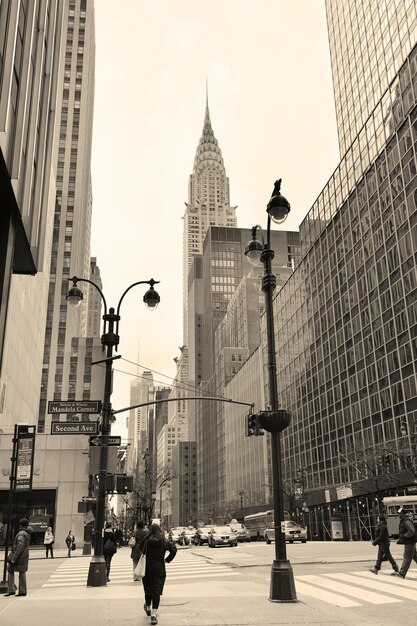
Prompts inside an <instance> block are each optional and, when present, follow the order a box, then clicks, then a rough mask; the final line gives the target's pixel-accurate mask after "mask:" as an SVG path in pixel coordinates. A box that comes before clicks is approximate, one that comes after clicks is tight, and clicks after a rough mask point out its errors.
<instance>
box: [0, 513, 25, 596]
mask: <svg viewBox="0 0 417 626" xmlns="http://www.w3.org/2000/svg"><path fill="white" fill-rule="evenodd" d="M31 533H32V528H31V526H29V521H28V520H27V519H26V518H25V517H24V518H23V519H21V520H20V522H19V531H18V533H17V534H16V537H15V538H14V541H13V546H12V551H11V553H10V554H9V555H8V557H7V560H8V562H9V564H8V566H7V569H8V572H9V575H8V580H7V583H8V585H7V593H5V594H4V595H5V596H14V595H15V591H16V585H15V584H14V573H15V572H19V592H18V593H16V596H25V595H26V593H27V589H26V572H27V570H28V564H29V544H30V535H31Z"/></svg>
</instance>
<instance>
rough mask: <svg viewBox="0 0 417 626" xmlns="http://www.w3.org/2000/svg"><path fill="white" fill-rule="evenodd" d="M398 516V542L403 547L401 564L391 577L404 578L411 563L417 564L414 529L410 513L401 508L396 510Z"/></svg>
mask: <svg viewBox="0 0 417 626" xmlns="http://www.w3.org/2000/svg"><path fill="white" fill-rule="evenodd" d="M398 515H399V516H400V525H399V531H398V535H399V536H398V541H397V543H399V544H400V545H403V546H404V554H403V562H402V564H401V567H400V569H399V571H398V572H392V574H391V575H392V576H394V575H396V576H400V577H401V578H405V577H406V575H407V572H408V570H409V568H410V565H411V561H414V562H415V563H417V553H416V539H417V537H416V529H415V527H414V522H413V514H412V511H407V510H406V509H404V508H403V507H400V508H399V509H398Z"/></svg>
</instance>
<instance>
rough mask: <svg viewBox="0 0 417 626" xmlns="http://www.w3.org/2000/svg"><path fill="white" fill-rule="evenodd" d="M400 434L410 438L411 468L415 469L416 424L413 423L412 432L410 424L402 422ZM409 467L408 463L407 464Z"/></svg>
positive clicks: (416, 458)
mask: <svg viewBox="0 0 417 626" xmlns="http://www.w3.org/2000/svg"><path fill="white" fill-rule="evenodd" d="M400 433H401V434H402V436H403V437H408V436H409V437H410V451H411V459H410V463H411V468H412V469H414V468H415V465H416V463H417V429H416V422H413V426H412V430H411V431H410V427H409V425H408V422H401V424H400ZM407 465H408V463H407Z"/></svg>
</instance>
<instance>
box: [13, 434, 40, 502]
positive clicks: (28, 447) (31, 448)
mask: <svg viewBox="0 0 417 626" xmlns="http://www.w3.org/2000/svg"><path fill="white" fill-rule="evenodd" d="M17 429H18V430H17V454H16V475H15V487H14V488H15V491H30V490H31V489H32V475H33V457H34V453H35V426H18V427H17Z"/></svg>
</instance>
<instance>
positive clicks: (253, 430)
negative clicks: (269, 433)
mask: <svg viewBox="0 0 417 626" xmlns="http://www.w3.org/2000/svg"><path fill="white" fill-rule="evenodd" d="M264 434H265V433H264V431H263V430H262V428H261V427H260V426H259V416H258V414H257V413H249V414H248V415H247V416H246V437H252V436H255V437H259V436H260V435H264Z"/></svg>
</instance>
